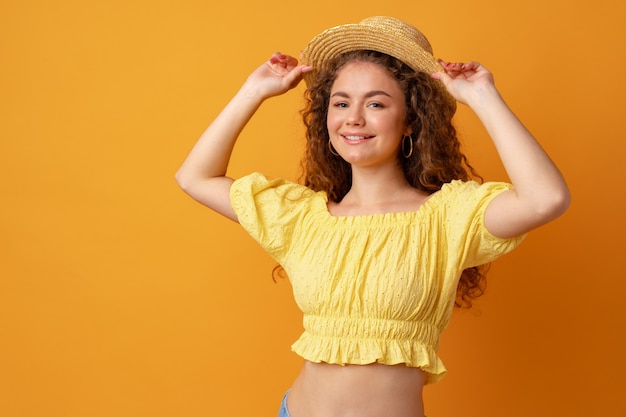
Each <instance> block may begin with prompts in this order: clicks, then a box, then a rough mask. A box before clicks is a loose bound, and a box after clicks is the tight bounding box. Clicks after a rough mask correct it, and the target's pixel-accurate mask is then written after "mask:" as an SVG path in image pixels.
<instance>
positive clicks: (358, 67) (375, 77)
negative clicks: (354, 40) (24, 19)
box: [331, 61, 401, 92]
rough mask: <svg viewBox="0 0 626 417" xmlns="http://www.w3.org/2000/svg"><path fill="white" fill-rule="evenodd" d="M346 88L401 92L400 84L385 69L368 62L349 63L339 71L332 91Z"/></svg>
mask: <svg viewBox="0 0 626 417" xmlns="http://www.w3.org/2000/svg"><path fill="white" fill-rule="evenodd" d="M344 88H352V89H358V90H362V89H370V88H376V89H381V88H384V89H385V90H391V91H396V92H397V91H401V90H400V83H399V82H398V80H396V79H395V78H394V77H393V76H392V75H391V73H390V72H389V71H388V70H387V69H386V68H385V67H383V66H382V65H380V64H376V63H374V62H366V61H351V62H348V63H347V64H345V65H344V66H342V67H341V68H340V69H339V70H338V71H337V74H336V76H335V80H334V82H333V85H332V88H331V91H336V90H338V89H344Z"/></svg>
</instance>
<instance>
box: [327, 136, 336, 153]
mask: <svg viewBox="0 0 626 417" xmlns="http://www.w3.org/2000/svg"><path fill="white" fill-rule="evenodd" d="M328 149H329V150H330V153H332V154H333V155H335V156H339V152H337V151H336V150H335V148H333V144H332V143H330V138H329V139H328Z"/></svg>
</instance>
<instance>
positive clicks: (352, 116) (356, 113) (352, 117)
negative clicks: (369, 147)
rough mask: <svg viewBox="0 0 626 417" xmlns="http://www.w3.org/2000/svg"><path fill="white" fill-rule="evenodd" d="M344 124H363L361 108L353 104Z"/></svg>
mask: <svg viewBox="0 0 626 417" xmlns="http://www.w3.org/2000/svg"><path fill="white" fill-rule="evenodd" d="M346 124H347V125H349V126H362V125H364V124H365V118H364V117H363V110H362V109H361V108H360V107H359V106H353V107H351V108H350V110H349V112H348V115H347V118H346Z"/></svg>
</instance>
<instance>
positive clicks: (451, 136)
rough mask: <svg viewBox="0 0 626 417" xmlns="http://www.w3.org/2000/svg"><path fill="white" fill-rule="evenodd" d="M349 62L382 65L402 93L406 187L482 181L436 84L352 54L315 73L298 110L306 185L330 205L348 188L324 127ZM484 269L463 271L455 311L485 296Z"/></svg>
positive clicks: (428, 188)
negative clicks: (408, 140)
mask: <svg viewBox="0 0 626 417" xmlns="http://www.w3.org/2000/svg"><path fill="white" fill-rule="evenodd" d="M352 61H361V62H370V63H374V64H377V65H380V66H382V67H383V68H385V69H387V71H388V72H389V74H390V75H391V76H392V77H393V78H394V79H396V80H397V81H398V83H399V85H400V87H401V89H402V91H404V94H405V104H406V123H407V125H409V126H410V127H411V130H412V132H413V135H412V136H413V140H414V143H413V147H414V149H415V151H414V152H413V155H412V156H411V157H410V158H404V157H403V156H402V155H400V154H399V155H398V163H400V164H401V166H402V169H403V170H404V175H405V177H406V179H407V181H408V182H409V184H410V185H411V186H413V187H415V188H417V189H419V190H422V191H424V192H426V193H428V194H432V193H434V192H436V191H438V190H440V189H441V187H442V186H443V184H445V183H447V182H450V181H452V180H463V181H467V180H470V179H472V178H478V179H481V178H480V176H478V174H477V173H476V172H475V170H474V169H473V168H472V166H471V165H469V163H468V161H467V158H466V157H465V155H464V154H463V153H462V152H461V145H460V142H459V140H458V138H457V133H456V129H455V128H454V126H453V124H452V117H453V115H454V112H455V107H454V105H453V104H451V103H450V102H449V101H447V100H446V99H445V98H444V96H443V94H442V93H441V90H440V86H438V85H437V84H436V83H437V82H438V81H436V80H434V79H433V78H432V77H431V75H430V74H425V73H423V72H416V71H414V70H413V69H411V68H410V67H409V66H408V65H406V64H404V63H403V62H402V61H400V60H398V59H396V58H393V57H391V56H389V55H386V54H383V53H380V52H375V51H353V52H347V53H345V54H342V55H340V56H338V57H337V58H335V59H334V60H333V61H332V62H330V63H329V65H328V66H327V67H326V68H324V69H323V70H320V72H319V74H318V76H317V77H316V80H315V82H314V83H313V85H310V86H309V88H308V89H307V91H306V94H305V98H306V106H305V108H304V110H303V111H302V117H303V120H304V124H305V127H306V139H307V141H306V146H305V153H304V157H303V160H302V168H303V171H304V174H303V177H304V184H305V185H306V186H308V187H309V188H311V189H313V190H315V191H325V192H326V193H327V195H328V198H329V199H330V200H331V201H334V202H339V201H341V200H342V199H343V197H344V196H345V195H346V194H347V193H348V191H349V190H350V187H351V185H352V171H351V168H350V165H349V164H348V163H347V162H346V161H344V160H343V159H342V158H340V157H338V156H336V155H333V154H331V152H330V148H329V146H328V141H329V135H328V129H327V125H326V118H327V114H328V106H329V100H330V91H331V87H332V85H333V82H334V80H335V78H336V76H337V73H338V72H339V70H340V69H341V68H342V67H343V66H344V65H346V64H347V63H349V62H352ZM481 180H482V179H481ZM485 270H486V268H482V269H481V268H470V269H466V270H464V271H463V273H462V275H461V278H460V281H459V285H458V289H457V298H456V302H455V305H456V306H457V307H471V305H472V300H473V299H475V298H477V297H479V296H480V295H482V294H483V293H484V289H485Z"/></svg>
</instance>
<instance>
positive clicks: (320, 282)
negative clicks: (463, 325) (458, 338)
mask: <svg viewBox="0 0 626 417" xmlns="http://www.w3.org/2000/svg"><path fill="white" fill-rule="evenodd" d="M511 188H512V186H511V185H510V184H507V183H498V182H489V183H484V184H479V183H477V182H474V181H468V182H463V181H453V182H451V183H449V184H445V185H444V186H443V187H442V189H441V190H440V191H438V192H436V193H434V194H433V195H432V196H431V197H430V198H429V199H428V200H427V201H426V202H425V203H424V204H423V205H422V206H421V207H420V208H419V209H418V210H417V211H413V212H402V213H385V214H373V215H364V216H350V217H348V216H346V217H335V216H333V215H331V213H330V212H329V211H328V208H327V203H328V197H327V195H326V193H324V192H314V191H312V190H310V189H309V188H307V187H304V186H303V185H300V184H296V183H294V182H290V181H287V180H284V179H274V180H268V179H267V178H266V177H265V176H263V175H261V174H259V173H254V174H250V175H248V176H246V177H243V178H241V179H239V180H237V181H235V182H234V184H233V185H232V188H231V194H230V195H231V203H232V206H233V208H234V210H235V213H236V214H237V218H238V220H239V223H240V224H241V225H242V226H243V227H244V228H245V230H246V231H247V232H248V233H249V234H250V235H251V236H252V237H253V238H254V239H255V240H256V241H257V242H258V243H259V244H260V245H261V246H262V247H263V248H264V249H265V250H266V251H267V252H268V253H269V254H270V255H271V256H272V257H273V258H274V259H275V260H276V261H277V262H278V263H280V264H281V265H282V266H283V268H284V269H285V271H286V272H287V274H288V276H289V280H290V282H291V284H292V287H293V292H294V297H295V300H296V303H297V305H298V306H299V308H300V309H301V310H302V312H303V314H304V319H303V325H304V332H303V333H302V335H301V336H300V338H299V339H298V340H297V341H296V342H295V343H294V344H293V346H292V349H293V351H294V352H296V353H297V354H298V355H300V356H302V357H303V358H304V359H307V360H309V361H312V362H318V363H319V362H326V363H331V364H340V365H346V364H361V365H363V364H369V363H374V362H378V363H383V364H388V365H393V364H401V363H403V364H406V365H407V366H411V367H418V368H421V369H423V370H424V371H425V372H427V376H428V378H427V382H428V383H433V382H436V381H438V380H439V379H440V378H441V377H443V375H444V374H445V372H446V369H445V367H444V365H443V363H442V361H441V360H440V358H439V357H438V356H437V349H438V347H439V337H440V335H441V333H442V331H443V330H444V328H445V327H446V326H447V324H448V322H449V320H450V316H451V314H452V310H453V307H454V301H455V295H456V288H457V284H458V279H459V277H460V275H461V273H462V271H463V270H464V269H466V268H469V267H472V266H477V265H481V264H485V263H488V262H491V261H493V260H495V259H496V258H497V257H499V256H500V255H502V254H504V253H506V252H508V251H510V250H512V249H513V248H515V247H516V246H517V245H518V244H519V243H520V242H521V241H522V239H523V236H520V237H516V238H512V239H500V238H498V237H496V236H493V235H492V234H491V233H489V231H488V230H487V229H486V227H485V225H484V214H485V210H486V207H487V205H488V203H489V202H490V201H491V199H493V198H494V197H495V196H496V195H498V194H499V193H501V192H503V191H505V190H508V189H511Z"/></svg>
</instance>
